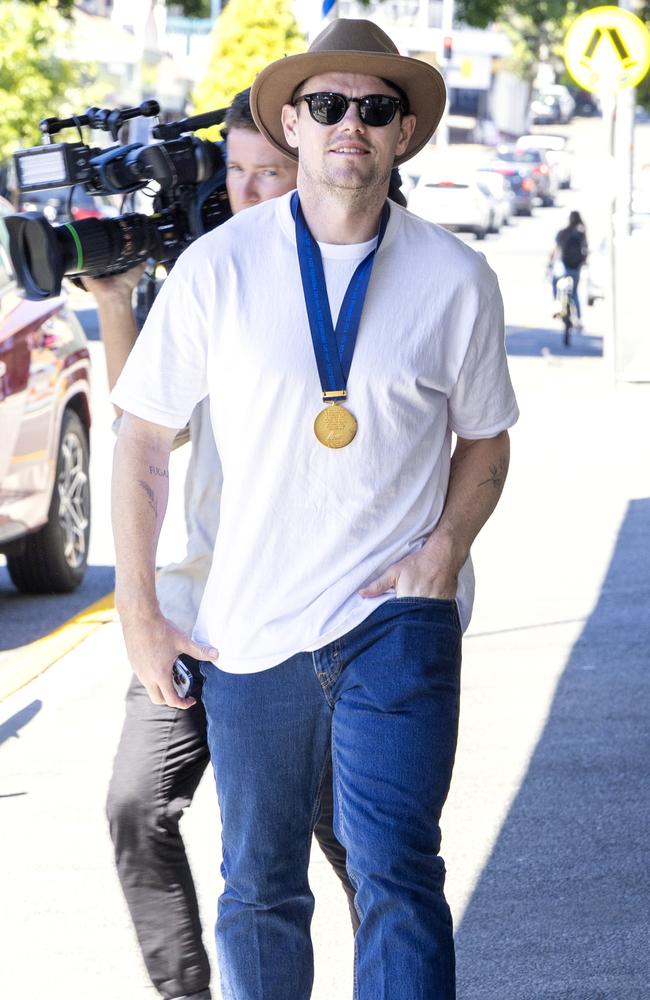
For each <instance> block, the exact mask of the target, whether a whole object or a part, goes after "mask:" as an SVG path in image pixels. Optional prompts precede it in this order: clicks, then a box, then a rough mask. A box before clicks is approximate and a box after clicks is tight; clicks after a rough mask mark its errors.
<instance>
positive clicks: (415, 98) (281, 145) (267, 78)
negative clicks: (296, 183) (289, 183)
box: [250, 50, 446, 166]
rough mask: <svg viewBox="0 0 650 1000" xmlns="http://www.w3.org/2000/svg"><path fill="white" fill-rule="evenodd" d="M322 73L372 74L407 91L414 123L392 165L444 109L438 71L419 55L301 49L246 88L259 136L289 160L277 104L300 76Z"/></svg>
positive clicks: (423, 139)
mask: <svg viewBox="0 0 650 1000" xmlns="http://www.w3.org/2000/svg"><path fill="white" fill-rule="evenodd" d="M322 73H359V74H363V75H364V76H378V77H381V78H382V79H384V80H389V81H392V82H393V83H395V84H396V85H397V86H398V87H399V88H400V89H401V90H403V91H404V93H405V94H407V96H408V99H409V105H410V111H411V113H412V114H414V115H415V117H416V124H415V129H414V131H413V135H412V136H411V141H410V142H409V144H408V147H407V149H406V150H405V152H404V153H402V155H401V156H397V157H396V158H395V165H396V166H399V164H400V163H404V162H405V161H406V160H410V158H411V157H412V156H415V154H416V153H418V152H419V151H420V150H421V149H422V147H423V146H425V145H426V144H427V142H428V141H429V139H430V138H431V136H432V135H433V133H434V132H435V130H436V128H437V127H438V124H439V122H440V119H441V118H442V114H443V112H444V110H445V101H446V91H445V83H444V80H443V78H442V75H441V74H440V73H439V72H438V70H437V69H436V68H435V67H434V66H430V65H429V64H428V63H425V62H422V61H421V60H420V59H412V58H410V57H409V56H400V55H397V54H395V55H391V54H390V53H386V54H384V53H373V52H360V51H356V50H348V51H338V52H304V53H301V54H300V55H295V56H287V57H286V58H284V59H278V60H277V61H276V62H273V63H271V64H270V65H269V66H267V67H266V68H265V69H263V70H262V72H261V73H260V74H259V76H258V77H257V79H256V80H255V82H254V84H253V86H252V88H251V96H250V105H251V111H252V114H253V118H254V120H255V124H256V125H257V127H258V129H259V130H260V132H261V133H262V135H264V136H265V137H266V138H267V139H268V141H269V142H270V143H271V145H273V146H275V148H276V149H279V150H280V152H282V153H284V154H285V156H289V157H290V158H291V159H292V160H297V159H298V151H297V150H295V149H293V147H291V146H289V144H288V143H287V140H286V139H285V136H284V130H283V128H282V120H281V116H282V108H283V107H284V105H285V104H288V103H289V102H290V101H291V98H292V97H293V95H294V93H295V92H296V89H297V88H298V87H299V85H300V84H301V83H302V82H303V80H307V79H308V78H309V77H312V76H318V75H320V74H322Z"/></svg>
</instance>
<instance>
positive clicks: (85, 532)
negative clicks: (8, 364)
mask: <svg viewBox="0 0 650 1000" xmlns="http://www.w3.org/2000/svg"><path fill="white" fill-rule="evenodd" d="M88 459H89V449H88V433H87V431H86V428H85V427H84V425H83V424H82V422H81V420H80V419H79V417H78V416H77V414H76V413H75V412H74V411H73V410H66V411H65V413H64V414H63V421H62V425H61V439H60V442H59V452H58V456H57V463H56V478H55V481H54V489H53V490H52V499H51V501H50V509H49V511H48V518H47V521H46V523H45V524H44V525H43V527H42V528H40V529H39V530H38V531H35V532H34V533H33V534H31V535H27V537H26V538H25V539H24V544H23V546H22V549H21V552H20V554H18V555H8V556H7V569H8V571H9V575H10V577H11V579H12V580H13V583H14V585H15V586H16V587H17V588H18V589H19V590H22V591H24V592H25V593H29V594H41V593H56V594H62V593H67V592H68V591H70V590H74V589H75V588H76V587H78V586H79V584H80V583H81V581H82V580H83V578H84V574H85V572H86V563H87V561H88V539H89V536H90V479H89V469H88Z"/></svg>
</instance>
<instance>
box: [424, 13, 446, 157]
mask: <svg viewBox="0 0 650 1000" xmlns="http://www.w3.org/2000/svg"><path fill="white" fill-rule="evenodd" d="M420 3H424V4H427V6H428V3H429V0H420ZM453 26H454V0H442V24H441V26H440V32H441V34H440V38H441V42H442V41H444V39H445V38H446V37H447V36H448V35H451V36H452V37H453V35H452V30H453ZM440 67H441V72H442V75H443V77H444V79H445V84H447V80H448V77H449V73H448V69H449V67H448V65H447V62H446V60H445V59H444V57H443V58H442V59H441V60H440ZM448 113H449V96H447V105H446V107H445V112H444V114H443V116H442V121H441V122H440V124H439V125H438V129H437V131H436V146H437V147H438V149H441V150H444V149H447V148H448V146H449V125H448V124H447V115H448Z"/></svg>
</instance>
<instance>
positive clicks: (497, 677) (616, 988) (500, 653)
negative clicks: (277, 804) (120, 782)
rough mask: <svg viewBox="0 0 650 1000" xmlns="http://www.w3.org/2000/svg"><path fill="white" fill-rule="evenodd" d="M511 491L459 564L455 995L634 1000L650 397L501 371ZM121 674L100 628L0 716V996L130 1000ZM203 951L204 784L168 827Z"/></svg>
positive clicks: (209, 863)
mask: <svg viewBox="0 0 650 1000" xmlns="http://www.w3.org/2000/svg"><path fill="white" fill-rule="evenodd" d="M511 367H512V372H513V378H514V380H515V386H516V389H517V392H518V396H519V399H520V404H521V409H522V418H521V421H520V423H519V425H518V426H517V427H516V428H515V429H514V430H513V433H512V440H513V458H512V471H511V476H510V479H509V482H508V485H507V488H506V491H505V494H504V497H503V500H502V502H501V504H500V506H499V508H498V509H497V511H496V513H495V515H494V517H493V519H492V521H491V522H490V523H489V525H488V526H487V527H486V529H485V530H484V532H483V533H482V535H481V536H480V537H479V540H478V542H477V545H476V546H475V563H476V569H477V578H478V587H477V604H476V612H475V617H474V620H473V622H472V626H471V628H470V631H469V633H468V635H467V638H466V643H465V659H464V667H463V670H464V676H463V703H462V706H463V707H462V718H461V733H460V742H459V749H458V759H457V766H456V773H455V779H454V784H453V788H452V793H451V795H450V799H449V802H448V804H447V807H446V809H445V815H444V822H443V855H444V856H445V859H446V862H447V867H448V872H449V875H448V896H449V899H450V902H451V904H452V908H453V911H454V916H455V920H456V927H457V942H458V974H459V989H458V995H459V1000H488V998H489V1000H511V998H512V1000H515V998H516V1000H601V998H602V1000H642V998H643V1000H646V998H647V997H648V996H649V995H650V987H649V986H648V984H649V983H650V948H648V947H647V943H648V939H649V938H648V930H649V927H648V925H649V923H650V920H649V914H648V905H647V900H648V885H647V880H648V864H647V847H646V844H645V834H646V829H647V816H648V814H649V811H650V810H649V808H648V807H649V804H650V802H649V800H650V791H649V788H648V782H647V778H646V776H645V772H646V771H647V758H648V714H649V708H648V704H649V703H648V659H649V656H648V649H649V648H650V610H649V609H650V560H649V559H648V543H649V540H650V462H649V459H648V454H649V449H648V447H647V444H646V442H645V440H644V438H645V432H646V428H647V426H648V412H649V408H650V386H645V385H627V386H623V387H621V389H620V390H619V391H613V390H612V389H611V388H610V387H608V385H607V383H606V382H605V378H604V369H603V363H602V361H601V360H600V359H598V358H591V357H580V356H576V355H574V356H572V357H568V358H558V357H555V356H548V357H547V358H545V359H541V358H535V357H515V358H513V359H512V365H511ZM127 676H128V670H127V666H126V664H125V662H124V654H123V650H122V646H121V640H120V635H119V629H118V627H117V626H116V625H114V624H109V625H105V626H103V627H102V628H101V629H100V630H99V631H98V632H96V633H95V634H94V635H93V636H91V637H90V638H89V639H88V640H86V642H85V643H84V644H83V645H81V646H80V647H78V648H77V649H76V650H74V651H73V652H72V653H70V654H69V655H68V656H67V657H65V658H64V660H62V661H61V662H60V663H58V664H57V665H55V666H54V667H53V668H52V669H51V670H50V671H49V672H48V673H47V674H45V675H44V676H43V677H42V678H39V679H38V680H37V681H34V682H33V683H32V684H31V685H29V686H28V687H26V688H24V689H23V690H22V691H20V692H18V693H17V694H16V695H14V696H12V697H11V698H10V699H8V700H7V701H5V702H4V703H3V704H2V706H0V708H1V709H2V713H1V715H0V741H3V745H2V746H1V747H0V755H1V759H2V765H1V766H2V788H1V789H0V797H1V798H2V802H1V803H0V805H1V807H2V814H3V816H2V820H3V821H2V830H3V833H2V839H3V846H4V850H3V858H4V861H5V873H4V875H3V878H2V886H3V889H2V897H3V901H2V907H1V908H0V940H2V942H3V945H4V958H3V961H2V963H1V965H0V990H1V992H2V995H3V996H4V997H7V998H12V1000H14V998H15V1000H43V998H44V997H48V998H61V1000H63V998H65V1000H86V998H91V997H92V998H93V1000H114V998H119V1000H144V998H145V997H147V996H149V997H153V996H154V991H153V990H152V988H151V987H150V986H149V985H148V981H147V979H146V976H145V974H144V971H143V969H142V966H141V963H140V960H139V956H138V953H137V949H136V946H135V942H134V939H133V936H132V932H131V929H130V926H129V922H128V916H127V914H126V911H125V909H124V905H123V903H122V899H121V896H120V892H119V888H118V886H117V883H116V879H115V876H114V872H113V867H112V859H111V851H110V845H109V841H108V836H107V832H106V825H105V821H104V817H103V801H104V797H105V791H106V786H107V782H108V776H109V773H110V766H111V759H112V755H113V752H114V748H115V743H116V739H117V735H118V732H119V728H120V725H121V715H122V698H123V692H124V688H125V686H126V680H127ZM184 824H185V830H186V833H187V838H188V842H189V846H190V850H191V854H192V860H193V865H194V868H195V872H196V877H197V882H198V885H199V890H200V896H201V904H202V909H203V913H204V917H205V925H206V935H205V937H206V942H208V946H209V948H210V950H212V948H213V946H212V940H211V924H212V922H213V919H214V912H215V900H216V894H217V892H218V877H217V871H216V869H217V866H218V860H219V849H218V824H217V818H216V807H215V802H214V794H213V789H212V780H211V776H210V775H207V776H206V779H205V780H204V782H203V784H202V786H201V788H200V789H199V793H198V796H197V800H196V802H195V803H194V805H193V807H192V809H191V810H189V812H188V814H187V817H186V819H185V820H184ZM312 886H313V889H314V893H315V895H316V898H317V910H316V917H315V922H314V940H315V948H316V984H315V988H314V994H313V996H314V1000H343V998H345V997H349V996H351V992H352V987H351V982H352V978H351V956H352V948H351V937H350V931H349V922H348V917H347V913H346V907H345V902H344V900H343V898H342V894H341V893H340V890H339V888H338V885H337V883H336V881H335V879H334V877H333V876H332V875H331V874H330V872H329V870H328V869H327V865H326V863H325V862H324V861H323V860H322V859H321V857H320V855H319V854H318V852H317V851H316V850H315V851H314V857H313V863H312ZM216 995H217V996H218V991H216Z"/></svg>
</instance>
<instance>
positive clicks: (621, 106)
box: [614, 0, 637, 235]
mask: <svg viewBox="0 0 650 1000" xmlns="http://www.w3.org/2000/svg"><path fill="white" fill-rule="evenodd" d="M618 6H619V7H620V8H621V10H629V11H630V12H631V13H634V12H635V8H636V6H637V4H636V3H635V2H634V0H618ZM635 94H636V91H635V89H634V88H633V87H629V88H627V89H625V90H623V91H621V93H620V94H619V95H618V96H617V98H616V124H615V131H614V158H615V162H616V205H615V211H616V229H617V232H618V233H621V234H626V235H629V233H630V231H631V227H632V183H633V172H634V171H633V164H634V109H635V104H636V101H635Z"/></svg>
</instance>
